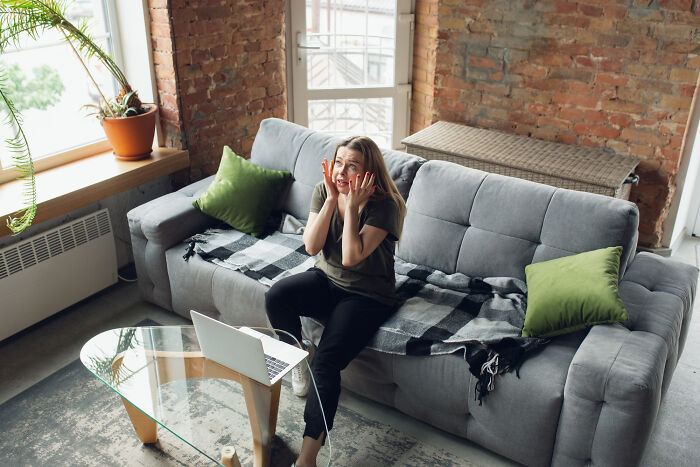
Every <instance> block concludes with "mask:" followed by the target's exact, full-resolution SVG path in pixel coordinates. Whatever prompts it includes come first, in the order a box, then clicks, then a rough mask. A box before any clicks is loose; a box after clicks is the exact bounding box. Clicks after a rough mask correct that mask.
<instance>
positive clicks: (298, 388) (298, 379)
mask: <svg viewBox="0 0 700 467" xmlns="http://www.w3.org/2000/svg"><path fill="white" fill-rule="evenodd" d="M302 344H303V345H304V347H305V350H306V351H308V352H309V355H308V356H307V357H306V358H305V359H304V360H302V361H301V362H299V364H298V365H297V366H295V367H294V368H293V369H292V391H293V392H294V395H295V396H299V397H305V396H306V394H308V392H309V387H310V386H311V375H310V374H309V365H311V362H312V361H313V353H314V346H313V344H311V342H309V341H307V340H304V341H302ZM307 360H308V362H309V365H307V364H306V362H307Z"/></svg>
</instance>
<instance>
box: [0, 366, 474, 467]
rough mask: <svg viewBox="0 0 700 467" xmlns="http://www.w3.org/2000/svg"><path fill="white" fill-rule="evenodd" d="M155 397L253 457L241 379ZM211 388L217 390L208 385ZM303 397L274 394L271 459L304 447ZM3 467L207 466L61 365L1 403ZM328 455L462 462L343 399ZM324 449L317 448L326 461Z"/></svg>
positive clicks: (356, 462)
mask: <svg viewBox="0 0 700 467" xmlns="http://www.w3.org/2000/svg"><path fill="white" fill-rule="evenodd" d="M197 385H209V386H210V387H209V388H208V389H209V391H207V393H209V394H211V393H215V394H217V396H216V398H211V397H209V398H204V397H200V398H199V399H193V398H192V397H190V399H189V400H187V404H186V405H183V403H182V400H183V399H184V398H182V397H181V395H182V394H183V391H185V392H188V393H189V394H200V393H201V391H193V389H196V386H197ZM164 389H165V390H164V391H163V393H162V397H163V398H164V400H165V401H166V403H167V404H169V406H171V407H172V410H173V412H177V411H180V410H184V411H189V412H190V414H191V413H192V412H193V411H195V412H196V414H195V415H196V419H197V420H201V424H200V426H198V427H197V436H198V437H199V438H200V442H203V443H204V444H205V445H206V444H207V443H209V445H211V446H222V445H223V446H225V445H233V446H235V447H236V451H237V453H238V456H239V458H240V460H241V463H242V464H243V465H244V466H245V465H252V461H253V453H252V437H251V434H250V425H249V422H248V417H247V412H246V408H245V403H244V399H243V396H242V393H241V389H240V386H239V385H238V384H236V383H233V382H229V381H224V380H216V379H195V380H187V381H173V382H171V383H168V384H167V385H165V388H164ZM212 389H214V391H212ZM303 411H304V399H301V398H298V397H296V396H294V395H293V394H292V391H291V388H290V387H289V385H288V383H287V382H286V381H285V382H284V383H283V387H282V393H281V397H280V409H279V417H278V426H277V435H276V436H275V438H274V439H273V447H272V450H273V452H272V465H273V466H285V467H286V466H289V465H290V464H291V463H292V462H293V461H294V459H295V458H296V453H298V452H299V448H300V446H301V439H300V436H301V433H302V432H303V420H302V414H303ZM0 433H2V435H1V436H2V438H1V441H0V465H11V466H44V465H52V466H81V465H88V466H92V465H101V466H126V465H128V466H166V465H168V466H170V465H181V466H194V465H212V463H211V462H210V461H209V460H208V459H207V458H206V457H205V456H203V455H201V454H200V453H198V452H197V451H196V450H195V449H193V448H192V447H191V446H189V445H188V444H186V443H184V442H183V441H181V440H180V439H178V438H177V437H176V436H174V435H173V434H171V433H170V432H168V431H167V430H165V429H163V428H162V427H159V428H158V437H159V440H158V442H157V443H155V444H152V445H144V444H142V443H141V442H140V441H139V440H138V438H137V437H136V434H135V433H134V431H133V427H132V425H131V423H130V421H129V419H128V417H127V415H126V412H125V410H124V407H123V405H122V403H121V401H120V399H119V397H118V396H117V395H116V394H115V393H114V392H112V391H111V390H110V389H109V388H108V387H107V386H105V385H104V384H103V383H102V382H100V381H99V380H97V378H95V377H94V376H92V375H91V374H90V372H88V371H87V369H85V367H83V365H82V363H81V362H80V361H79V360H76V361H74V362H73V363H71V364H69V365H67V366H66V367H64V368H62V369H61V370H59V371H57V372H55V373H54V374H52V375H50V376H49V377H47V378H46V379H44V380H43V381H41V382H39V383H37V384H36V385H34V386H32V387H31V388H29V389H27V390H26V391H24V392H22V393H21V394H19V395H17V396H16V397H14V398H12V399H10V400H9V401H7V402H5V403H4V404H2V405H0ZM331 441H332V443H333V453H332V460H333V463H332V464H333V465H337V466H363V467H364V466H426V465H430V466H469V465H472V464H471V463H469V462H468V461H465V460H463V459H459V458H457V457H456V456H454V455H452V454H450V453H449V452H446V451H444V450H441V449H438V448H435V447H433V446H431V445H429V444H426V443H423V442H421V441H419V440H417V439H415V438H413V437H411V436H409V435H407V434H405V433H402V432H400V431H398V430H395V429H394V428H392V427H390V426H388V425H385V424H382V423H379V422H377V421H374V420H371V419H368V418H365V417H364V416H362V415H361V414H359V413H356V412H354V411H352V410H349V409H347V408H345V407H343V406H342V405H341V406H340V407H339V408H338V412H337V415H336V420H335V428H334V429H333V431H331ZM327 461H328V447H327V445H326V447H324V449H323V450H322V451H321V454H320V455H319V459H318V465H326V463H327Z"/></svg>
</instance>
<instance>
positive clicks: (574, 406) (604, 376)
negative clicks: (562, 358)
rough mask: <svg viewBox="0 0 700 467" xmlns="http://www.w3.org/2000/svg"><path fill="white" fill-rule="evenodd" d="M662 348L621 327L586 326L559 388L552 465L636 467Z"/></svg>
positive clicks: (657, 385) (655, 396) (649, 423)
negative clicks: (561, 396) (561, 392)
mask: <svg viewBox="0 0 700 467" xmlns="http://www.w3.org/2000/svg"><path fill="white" fill-rule="evenodd" d="M666 353H667V347H666V343H665V342H664V340H663V339H662V338H661V337H659V336H657V335H655V334H653V333H649V332H642V331H630V330H628V329H626V328H625V327H624V326H622V325H621V324H614V325H599V326H594V327H593V328H591V330H590V332H589V333H588V335H587V336H586V338H585V339H584V340H583V342H582V343H581V346H580V347H579V349H578V350H577V352H576V355H575V356H574V358H573V360H572V362H571V365H570V367H569V372H568V375H567V380H566V384H565V386H564V403H563V405H562V411H561V415H560V418H559V426H558V428H557V438H556V442H555V446H554V452H553V457H552V464H553V465H591V464H592V465H620V466H622V465H637V464H638V463H639V461H640V459H641V458H642V455H643V453H644V447H645V446H646V443H647V441H648V439H649V436H650V434H651V430H652V428H653V425H654V421H655V420H656V414H657V412H658V408H659V404H660V401H661V393H662V380H663V373H664V363H665V361H666Z"/></svg>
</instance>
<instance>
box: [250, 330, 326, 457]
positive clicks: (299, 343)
mask: <svg viewBox="0 0 700 467" xmlns="http://www.w3.org/2000/svg"><path fill="white" fill-rule="evenodd" d="M238 327H240V326H238ZM246 327H248V328H250V329H263V330H266V331H274V332H277V333H280V332H282V333H284V334H286V335H288V336H290V337H291V338H292V339H294V342H296V343H297V345H299V348H300V349H303V348H304V346H303V345H301V342H299V340H298V339H297V338H296V337H295V336H294V334H292V333H289V332H287V331H285V330H284V329H276V328H268V327H263V326H246ZM304 362H305V363H306V368H307V369H308V370H309V376H311V382H312V383H313V385H314V391H315V392H316V398H317V399H318V405H319V407H321V416H322V417H323V425H324V426H325V427H326V439H327V440H328V464H326V466H327V467H330V465H331V459H332V458H333V446H332V443H331V434H330V431H329V430H328V423H327V422H326V413H325V412H324V411H323V402H321V395H320V394H319V393H318V386H316V380H315V379H314V374H313V372H312V371H311V365H309V359H308V358H305V359H304Z"/></svg>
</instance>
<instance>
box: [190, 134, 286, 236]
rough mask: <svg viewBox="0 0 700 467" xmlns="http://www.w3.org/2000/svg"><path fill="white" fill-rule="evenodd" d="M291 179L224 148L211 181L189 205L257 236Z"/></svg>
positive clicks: (282, 172) (283, 172) (282, 173)
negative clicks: (217, 168)
mask: <svg viewBox="0 0 700 467" xmlns="http://www.w3.org/2000/svg"><path fill="white" fill-rule="evenodd" d="M290 178H291V174H290V173H289V172H287V171H281V170H273V169H266V168H264V167H260V166H258V165H255V164H253V163H251V162H249V161H247V160H245V159H243V158H242V157H239V156H237V155H236V154H235V153H234V152H233V151H232V150H231V148H230V147H228V146H224V153H223V155H222V157H221V163H220V165H219V170H218V172H217V173H216V177H215V178H214V181H213V182H212V183H211V185H210V186H209V188H207V190H206V191H205V192H204V193H202V195H201V196H200V197H199V199H197V200H195V201H193V203H192V204H194V205H195V206H197V207H198V208H199V209H200V210H201V211H202V212H203V213H205V214H208V215H210V216H212V217H215V218H217V219H219V220H222V221H224V222H226V223H227V224H228V225H230V226H231V227H233V228H235V229H237V230H240V231H241V232H245V233H249V234H252V235H254V236H259V235H261V234H262V233H263V231H264V230H265V223H266V222H267V219H268V217H269V216H270V213H271V212H272V210H273V209H274V208H275V206H276V205H277V204H278V203H279V199H280V197H281V195H282V193H283V191H284V190H285V188H286V187H287V183H288V181H289V179H290Z"/></svg>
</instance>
